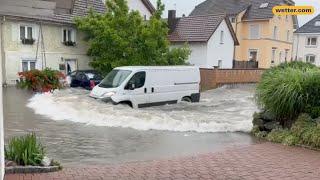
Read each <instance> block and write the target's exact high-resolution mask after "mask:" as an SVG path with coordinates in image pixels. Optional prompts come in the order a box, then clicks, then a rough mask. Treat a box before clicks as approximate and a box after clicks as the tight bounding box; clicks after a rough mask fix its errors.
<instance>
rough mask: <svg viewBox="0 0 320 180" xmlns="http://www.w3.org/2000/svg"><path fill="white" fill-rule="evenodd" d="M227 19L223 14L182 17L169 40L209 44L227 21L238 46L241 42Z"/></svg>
mask: <svg viewBox="0 0 320 180" xmlns="http://www.w3.org/2000/svg"><path fill="white" fill-rule="evenodd" d="M226 17H227V16H226V14H223V13H220V14H210V15H200V16H189V17H182V18H180V19H179V20H178V22H177V25H176V27H175V29H174V30H173V32H172V33H170V34H169V37H168V38H169V40H170V41H171V42H207V41H208V40H209V39H210V38H211V36H212V34H213V33H214V32H215V31H216V29H217V28H218V27H219V25H220V23H221V22H222V21H223V20H226V23H227V25H228V28H229V30H230V32H231V34H232V37H233V39H234V42H235V45H238V44H239V42H238V40H237V38H236V35H235V33H234V31H233V28H232V25H231V23H230V21H229V19H228V18H226Z"/></svg>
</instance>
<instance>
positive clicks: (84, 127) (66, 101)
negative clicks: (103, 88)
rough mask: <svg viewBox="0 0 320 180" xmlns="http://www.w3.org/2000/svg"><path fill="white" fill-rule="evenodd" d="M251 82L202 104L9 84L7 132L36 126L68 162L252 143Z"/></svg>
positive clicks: (153, 155)
mask: <svg viewBox="0 0 320 180" xmlns="http://www.w3.org/2000/svg"><path fill="white" fill-rule="evenodd" d="M253 92H254V86H251V85H246V86H237V87H235V88H226V87H223V88H219V89H216V90H213V91H209V92H205V93H203V94H202V97H201V102H200V103H197V104H189V103H181V104H177V105H170V106H169V105H168V106H162V107H152V108H147V109H138V110H137V109H131V108H129V107H128V106H125V105H118V106H113V105H111V104H107V103H104V102H101V101H97V100H94V99H91V98H89V97H88V93H89V92H88V91H85V90H82V89H67V90H61V91H57V92H55V93H54V94H41V95H40V94H37V95H33V94H32V93H29V92H27V91H25V90H19V89H16V88H14V87H9V88H6V89H4V112H5V122H4V123H5V138H6V140H7V139H8V138H10V137H12V136H16V135H21V134H25V133H26V132H31V131H35V132H36V133H37V135H38V136H39V137H40V139H41V141H42V142H43V144H45V145H46V147H47V152H48V154H49V156H50V157H53V158H55V159H57V160H59V161H60V162H62V164H63V165H64V166H82V165H87V164H90V165H98V164H110V163H120V162H128V161H137V160H152V159H161V158H170V157H177V156H184V155H193V154H199V153H206V152H213V151H219V150H222V149H224V148H227V147H230V146H240V145H248V144H252V143H255V140H254V139H253V138H252V137H251V136H250V135H248V134H247V133H244V132H248V131H250V129H251V127H252V124H251V120H252V114H253V112H254V111H255V110H256V106H255V104H254V102H253Z"/></svg>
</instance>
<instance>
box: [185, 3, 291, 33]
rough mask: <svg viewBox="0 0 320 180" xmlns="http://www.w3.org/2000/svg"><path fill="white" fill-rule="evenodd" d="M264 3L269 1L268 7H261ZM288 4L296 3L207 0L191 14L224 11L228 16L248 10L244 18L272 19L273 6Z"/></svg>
mask: <svg viewBox="0 0 320 180" xmlns="http://www.w3.org/2000/svg"><path fill="white" fill-rule="evenodd" d="M264 3H268V4H267V7H265V8H260V6H261V5H262V4H264ZM281 4H288V5H294V2H293V1H291V0H206V1H205V2H203V3H201V4H199V5H198V6H196V8H195V9H194V10H193V11H192V12H191V14H190V16H197V15H205V14H214V13H221V12H224V13H226V14H227V15H228V16H231V15H237V14H239V13H240V12H242V11H244V10H247V11H246V13H245V15H244V16H243V20H259V19H270V18H273V17H274V14H273V13H272V8H273V7H274V6H277V5H281ZM293 21H294V24H295V28H297V18H296V16H293Z"/></svg>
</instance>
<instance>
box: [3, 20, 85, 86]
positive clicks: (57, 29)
mask: <svg viewBox="0 0 320 180" xmlns="http://www.w3.org/2000/svg"><path fill="white" fill-rule="evenodd" d="M20 25H27V26H31V27H32V28H33V31H34V32H33V38H35V39H36V42H35V43H34V44H33V45H24V44H22V43H21V40H20V38H19V36H20V35H19V33H20V30H19V29H20ZM64 28H73V27H71V26H64V25H52V24H42V34H43V42H44V47H45V48H44V49H45V56H46V58H44V56H43V53H42V51H43V49H42V48H41V42H42V39H41V36H39V30H40V24H39V23H35V22H27V21H25V22H24V21H9V20H7V21H6V22H5V23H4V44H3V45H4V54H5V63H6V68H5V71H6V73H5V75H6V77H5V79H6V83H8V84H14V83H15V82H16V80H17V79H18V75H17V73H18V72H21V71H22V64H21V63H22V60H36V67H37V69H42V68H45V67H49V68H52V69H55V70H59V64H64V63H65V60H66V59H72V60H76V64H77V69H89V68H90V67H89V62H90V58H89V57H88V56H87V55H86V52H87V49H88V46H87V43H86V42H85V41H83V39H84V34H83V33H81V32H77V31H76V30H75V29H74V28H73V29H74V32H75V34H76V35H75V41H76V46H65V45H64V44H63V43H62V41H63V40H62V39H63V29H64ZM37 47H38V56H37V59H36V54H37ZM45 59H46V60H45Z"/></svg>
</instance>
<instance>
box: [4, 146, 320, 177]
mask: <svg viewBox="0 0 320 180" xmlns="http://www.w3.org/2000/svg"><path fill="white" fill-rule="evenodd" d="M319 177H320V152H317V151H312V150H307V149H303V148H297V147H286V146H282V145H278V144H271V143H262V144H256V145H249V146H247V147H241V148H231V149H228V150H225V151H221V152H215V153H207V154H203V155H197V156H190V157H184V158H175V159H167V160H156V161H142V162H131V163H124V164H121V165H114V166H112V165H109V166H95V167H94V166H87V167H83V168H76V167H75V168H66V169H64V170H63V171H61V172H56V173H49V174H29V175H25V174H19V175H6V177H5V180H10V179H24V180H26V179H28V180H36V179H37V180H54V179H61V180H67V179H70V180H71V179H74V180H80V179H83V180H85V179H86V180H87V179H97V180H98V179H106V180H109V179H110V180H122V179H123V180H124V179H126V180H127V179H132V180H142V179H148V180H149V179H150V180H153V179H159V180H165V179H168V180H169V179H181V180H185V179H188V180H189V179H195V180H196V179H208V180H209V179H210V180H242V179H243V180H294V179H299V180H300V179H301V180H303V179H306V180H318V179H319Z"/></svg>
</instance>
